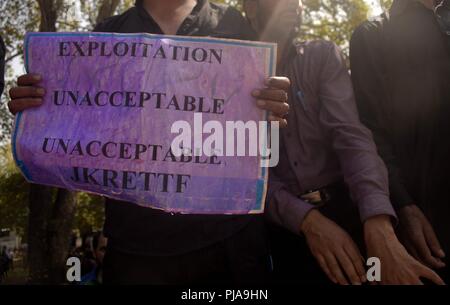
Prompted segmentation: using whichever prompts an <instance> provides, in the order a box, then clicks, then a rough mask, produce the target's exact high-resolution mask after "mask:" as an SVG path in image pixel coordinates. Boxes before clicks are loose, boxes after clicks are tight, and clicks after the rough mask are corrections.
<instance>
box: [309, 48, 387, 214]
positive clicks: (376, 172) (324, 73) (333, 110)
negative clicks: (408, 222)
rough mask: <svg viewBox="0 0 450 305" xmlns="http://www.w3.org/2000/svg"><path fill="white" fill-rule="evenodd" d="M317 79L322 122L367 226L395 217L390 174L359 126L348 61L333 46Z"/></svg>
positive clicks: (324, 57) (329, 49) (363, 129)
mask: <svg viewBox="0 0 450 305" xmlns="http://www.w3.org/2000/svg"><path fill="white" fill-rule="evenodd" d="M324 49H326V50H323V52H321V53H322V54H323V55H322V56H323V58H321V63H322V67H319V68H320V72H319V73H320V76H319V77H318V79H317V81H318V88H319V89H318V94H319V100H320V110H319V120H320V123H321V125H322V126H323V127H324V129H325V131H326V133H327V135H328V136H329V139H330V141H331V144H332V147H333V150H334V151H335V152H336V154H337V157H338V159H339V162H340V165H341V169H342V173H343V176H344V180H345V182H346V184H347V185H348V187H349V190H350V195H351V198H352V200H353V201H354V202H356V203H357V204H358V208H359V212H360V216H361V220H362V221H363V222H364V221H365V220H367V219H368V218H370V217H373V216H376V215H390V216H392V217H393V218H394V219H396V214H395V212H394V209H393V207H392V204H391V202H390V200H389V185H388V174H387V170H386V167H385V165H384V163H383V161H382V160H381V158H380V157H379V155H378V153H377V149H376V146H375V143H374V141H373V138H372V134H371V132H370V131H369V130H368V129H367V128H366V127H365V126H364V125H363V124H362V123H361V122H360V120H359V117H358V110H357V108H356V104H355V99H354V94H353V88H352V83H351V79H350V75H349V73H348V70H347V67H346V63H345V59H344V58H343V56H342V54H341V52H340V50H339V48H338V47H337V46H336V45H335V44H334V43H331V42H330V43H327V44H326V45H325V46H324Z"/></svg>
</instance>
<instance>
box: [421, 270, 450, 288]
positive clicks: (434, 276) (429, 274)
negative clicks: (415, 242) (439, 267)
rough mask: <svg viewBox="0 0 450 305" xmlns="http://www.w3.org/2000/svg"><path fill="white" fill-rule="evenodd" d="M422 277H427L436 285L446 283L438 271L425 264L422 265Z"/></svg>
mask: <svg viewBox="0 0 450 305" xmlns="http://www.w3.org/2000/svg"><path fill="white" fill-rule="evenodd" d="M420 277H423V278H426V279H428V280H430V281H432V282H433V283H435V284H436V285H445V283H444V281H443V280H442V279H441V278H440V277H439V275H437V274H436V272H434V271H433V270H431V269H429V268H427V267H425V266H421V267H420Z"/></svg>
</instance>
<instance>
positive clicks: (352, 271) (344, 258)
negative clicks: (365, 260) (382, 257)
mask: <svg viewBox="0 0 450 305" xmlns="http://www.w3.org/2000/svg"><path fill="white" fill-rule="evenodd" d="M336 257H337V259H338V261H339V264H340V265H341V266H342V269H344V271H345V274H346V275H347V278H348V279H350V282H351V283H352V285H361V283H362V282H361V278H360V275H359V274H358V271H357V269H356V268H355V266H354V265H353V262H352V260H351V258H350V256H349V255H348V254H347V253H346V252H345V251H344V249H341V250H339V251H338V252H337V253H336Z"/></svg>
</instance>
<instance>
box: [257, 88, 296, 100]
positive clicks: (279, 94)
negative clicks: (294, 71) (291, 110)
mask: <svg viewBox="0 0 450 305" xmlns="http://www.w3.org/2000/svg"><path fill="white" fill-rule="evenodd" d="M252 95H253V97H256V98H258V99H260V100H271V101H279V102H283V103H284V102H287V101H288V94H287V93H286V91H284V90H279V89H267V88H266V89H257V90H254V91H253V92H252Z"/></svg>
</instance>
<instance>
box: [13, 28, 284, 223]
mask: <svg viewBox="0 0 450 305" xmlns="http://www.w3.org/2000/svg"><path fill="white" fill-rule="evenodd" d="M275 58H276V46H275V45H274V44H267V43H258V42H245V41H236V40H221V39H213V38H206V37H203V38H201V37H180V36H164V35H150V34H110V33H108V34H107V33H29V34H28V35H27V36H26V40H25V63H26V68H27V71H28V72H29V73H39V74H41V75H42V76H43V81H42V83H41V84H40V86H42V87H43V88H45V90H46V95H45V97H44V103H43V105H42V106H41V107H38V108H35V109H29V110H26V111H24V112H22V113H19V114H18V115H17V116H16V120H15V123H14V124H15V126H14V133H13V137H12V146H13V155H14V158H15V161H16V163H17V165H18V166H19V168H20V169H21V171H22V173H23V175H24V176H25V177H26V179H27V180H28V181H29V182H33V183H39V184H44V185H51V186H58V187H63V188H67V189H69V190H82V191H87V192H92V193H97V194H102V195H105V196H108V197H111V198H115V199H119V200H125V201H130V202H134V203H136V204H139V205H142V206H147V207H152V208H157V209H162V210H164V211H168V212H179V213H195V214H247V213H261V212H262V211H263V209H264V199H265V193H266V185H267V168H264V167H261V166H260V163H261V155H259V154H258V155H256V156H250V155H246V156H231V155H230V156H227V155H225V154H223V155H221V154H220V152H222V150H223V149H222V150H220V152H219V153H209V154H205V153H203V154H201V153H200V155H189V153H185V154H183V155H181V156H180V155H177V154H175V153H174V152H173V150H172V149H171V145H172V143H173V141H174V139H175V138H176V136H177V134H176V133H173V126H174V125H173V124H174V123H175V122H186V123H187V124H189V126H192V128H193V129H194V128H200V129H202V131H204V130H205V128H204V127H205V126H206V129H208V126H207V124H205V125H204V126H203V125H202V123H200V124H201V126H198V125H199V122H198V121H199V119H200V121H201V122H208V121H215V122H220V123H223V126H225V125H226V122H239V121H240V122H250V121H252V122H261V121H264V120H265V118H266V113H265V112H264V111H262V110H260V109H258V108H257V107H256V104H255V99H254V98H253V97H252V96H251V92H252V91H253V90H254V89H256V88H261V87H264V79H265V78H266V77H267V76H269V75H272V74H273V73H274V65H275ZM194 118H195V121H194ZM224 129H225V128H224ZM216 131H217V130H216ZM211 132H212V129H211V128H210V130H209V133H211ZM221 132H225V131H224V130H222V131H221ZM192 133H193V131H192ZM236 136H238V135H236ZM230 137H231V135H230V134H224V135H223V138H224V141H225V140H229V139H230ZM207 138H208V134H205V135H204V137H203V138H201V139H200V140H201V141H203V140H205V141H207ZM193 141H194V139H193ZM236 141H237V140H236ZM249 141H250V140H249V139H248V138H247V139H246V140H245V143H246V144H249ZM234 143H235V141H234V140H233V145H234ZM195 147H196V146H195V144H194V145H193V146H192V147H190V149H191V151H192V150H193V148H195ZM185 148H186V147H183V149H185Z"/></svg>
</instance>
